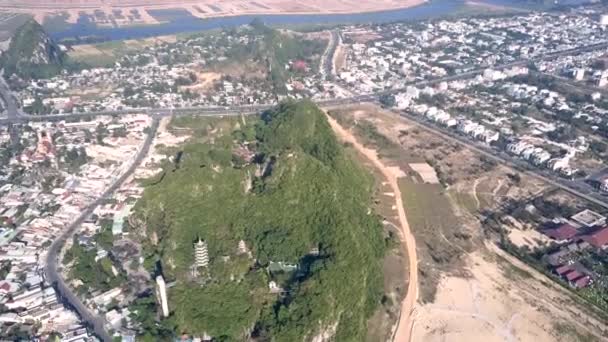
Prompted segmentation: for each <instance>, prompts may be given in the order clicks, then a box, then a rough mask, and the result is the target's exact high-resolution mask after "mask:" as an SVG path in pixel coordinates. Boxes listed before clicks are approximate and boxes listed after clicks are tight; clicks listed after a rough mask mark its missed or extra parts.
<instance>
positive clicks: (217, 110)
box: [0, 39, 608, 124]
mask: <svg viewBox="0 0 608 342" xmlns="http://www.w3.org/2000/svg"><path fill="white" fill-rule="evenodd" d="M332 40H333V41H334V44H336V43H337V40H334V39H332ZM330 48H331V47H330ZM605 48H608V41H606V42H602V43H597V44H590V45H586V46H582V47H578V48H573V49H565V50H558V51H553V52H549V53H546V54H544V55H541V56H536V57H534V58H529V59H519V60H515V61H512V62H508V63H504V64H500V65H488V66H482V67H479V68H476V69H473V70H469V71H466V72H462V73H459V74H456V75H450V76H444V77H438V78H433V79H428V80H420V81H413V82H409V83H406V84H404V86H403V87H401V88H396V89H388V90H384V91H379V92H375V93H372V94H363V95H357V96H353V97H349V98H342V99H328V100H320V101H317V104H318V105H319V106H321V107H332V106H341V105H351V104H357V103H362V102H373V101H375V100H376V99H377V98H378V97H379V96H381V95H384V94H395V93H399V92H402V91H404V90H405V88H406V87H408V86H415V87H425V86H430V85H434V84H437V83H441V82H450V81H455V80H462V79H468V78H471V77H475V76H477V75H480V74H482V73H483V72H484V70H486V69H488V68H490V69H496V70H500V69H507V68H511V67H514V66H525V65H528V64H529V63H531V62H535V61H541V60H548V59H552V58H556V57H559V56H564V55H569V54H574V53H580V52H586V51H593V50H598V49H605ZM332 50H335V47H334V48H332ZM330 56H331V54H329V53H328V54H326V58H327V59H329V58H330ZM324 64H325V68H326V69H327V68H328V62H325V63H324ZM2 83H3V82H2ZM2 85H3V84H0V92H1V93H0V95H2V96H3V97H4V96H5V95H4V94H5V92H6V89H3V87H2ZM273 106H274V104H262V105H240V106H228V107H217V106H195V107H183V108H135V109H125V110H113V111H98V112H87V113H70V114H56V115H28V114H25V113H22V112H21V111H20V110H19V109H18V108H16V107H12V108H8V109H9V110H8V111H9V114H8V116H7V117H6V118H0V124H10V123H21V122H27V121H61V120H66V119H70V118H84V117H94V116H99V115H128V114H141V113H142V112H145V113H148V114H150V115H154V116H170V115H200V116H224V115H226V116H227V115H243V114H255V113H257V112H259V111H263V110H266V109H268V108H271V107H273Z"/></svg>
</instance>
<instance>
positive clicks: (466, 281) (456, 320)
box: [412, 246, 602, 342]
mask: <svg viewBox="0 0 608 342" xmlns="http://www.w3.org/2000/svg"><path fill="white" fill-rule="evenodd" d="M466 260H467V269H468V271H469V272H470V277H452V276H447V277H443V278H442V280H441V282H440V284H439V289H438V292H437V296H436V299H435V301H434V302H433V303H427V304H424V305H420V306H419V307H418V308H417V309H416V310H415V312H414V327H413V332H412V341H429V342H432V341H471V342H474V341H480V342H481V341H483V342H490V341H497V342H499V341H513V342H515V341H535V342H544V341H547V342H549V341H580V340H581V338H583V337H587V338H589V340H590V341H591V340H593V339H592V338H593V337H591V336H594V335H595V336H597V335H596V334H597V333H598V328H601V327H602V323H601V322H599V321H596V320H595V319H594V318H590V317H589V316H587V315H586V314H585V312H584V311H583V310H581V309H580V308H579V307H578V306H577V305H575V304H574V303H573V302H571V299H570V297H569V295H568V294H567V293H566V292H565V290H564V289H562V288H560V287H559V286H557V285H552V284H551V283H550V282H551V281H550V280H549V279H546V278H544V277H543V276H542V275H539V274H537V273H536V272H535V271H534V270H532V269H530V268H529V267H527V266H526V265H524V264H522V263H520V262H519V261H517V260H514V259H512V258H511V257H510V256H508V255H506V254H505V253H504V252H502V251H500V250H498V249H497V248H495V247H492V246H489V248H488V249H487V250H486V249H484V250H480V251H476V252H474V253H472V254H470V255H468V256H467V258H466ZM598 340H600V339H599V338H598Z"/></svg>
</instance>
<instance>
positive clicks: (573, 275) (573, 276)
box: [566, 270, 583, 281]
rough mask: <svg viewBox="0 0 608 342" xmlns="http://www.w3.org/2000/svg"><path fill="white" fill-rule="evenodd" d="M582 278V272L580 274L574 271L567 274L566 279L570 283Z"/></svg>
mask: <svg viewBox="0 0 608 342" xmlns="http://www.w3.org/2000/svg"><path fill="white" fill-rule="evenodd" d="M582 276H583V274H582V273H581V272H579V271H576V270H574V271H572V272H569V273H566V279H568V281H573V280H575V279H578V278H580V277H582Z"/></svg>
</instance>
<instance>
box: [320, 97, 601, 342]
mask: <svg viewBox="0 0 608 342" xmlns="http://www.w3.org/2000/svg"><path fill="white" fill-rule="evenodd" d="M331 115H332V116H333V117H335V118H336V120H337V121H338V122H340V123H341V124H342V125H343V126H345V127H348V128H349V129H350V130H351V131H352V132H353V133H354V134H355V136H356V137H357V138H358V139H360V140H361V141H363V142H364V143H365V145H366V146H368V147H371V148H375V149H376V150H377V151H378V153H379V155H380V156H381V157H382V159H383V160H384V162H386V163H389V164H391V165H399V168H400V169H401V170H402V172H403V173H404V174H405V175H406V177H403V178H401V179H400V181H399V186H400V189H401V193H402V195H403V205H404V208H405V212H406V214H407V218H408V223H409V225H410V226H411V230H412V233H413V234H414V236H415V239H416V250H417V256H418V262H419V263H418V270H419V276H418V281H419V290H420V296H419V298H418V301H417V304H416V305H415V311H414V314H413V318H412V321H413V331H412V335H411V336H412V341H467V340H471V341H529V340H539V341H555V340H560V341H600V340H601V334H602V322H601V321H599V320H598V319H596V318H594V317H592V316H591V315H590V314H588V310H587V309H586V308H584V307H582V306H581V305H579V304H578V303H577V302H576V301H575V300H574V299H573V298H572V297H571V294H570V293H569V292H568V291H565V290H564V289H563V288H561V287H560V286H559V285H557V284H553V283H552V281H551V280H550V279H548V278H545V277H544V276H543V275H541V274H539V273H538V272H537V271H535V270H533V269H531V268H530V267H527V266H526V265H524V264H522V263H521V262H519V261H518V260H515V259H514V258H512V257H510V256H509V255H507V254H506V253H504V252H503V251H501V250H499V249H498V248H496V247H494V246H493V245H491V244H490V243H489V242H486V241H485V240H486V237H485V233H484V232H483V229H482V226H481V222H480V219H481V218H482V217H483V213H484V212H485V210H486V209H493V208H497V207H500V206H502V205H504V204H505V203H507V202H509V201H512V200H515V201H518V200H524V199H527V198H530V197H533V196H534V195H537V194H539V193H541V192H544V191H546V190H547V189H548V187H547V186H546V185H545V184H543V183H541V182H539V181H537V180H535V179H531V178H529V177H527V176H525V175H519V174H517V173H516V172H515V171H513V170H512V169H510V168H507V167H505V166H502V165H497V164H495V163H492V162H491V161H488V160H485V159H484V158H482V157H480V156H479V155H477V154H476V153H475V152H473V151H470V150H468V149H466V148H464V147H462V146H459V145H456V144H454V143H451V142H449V141H446V140H445V139H441V138H440V137H438V136H436V135H434V134H433V133H431V132H428V131H426V130H424V129H423V128H421V127H418V126H416V125H415V123H413V122H411V121H408V120H407V119H405V118H401V117H399V116H397V115H396V114H394V113H391V112H387V111H383V110H382V109H379V108H377V107H374V106H357V107H352V108H346V109H339V110H335V111H333V112H331ZM421 162H426V163H428V164H429V165H431V166H433V168H434V169H435V171H436V172H437V174H438V175H439V178H440V181H441V184H428V183H426V184H425V183H424V182H423V179H422V177H421V176H420V174H419V173H418V172H415V170H414V169H413V168H412V167H411V165H410V164H412V163H421ZM414 165H415V164H414ZM415 168H417V166H416V167H415ZM418 171H420V170H418ZM552 196H556V195H552ZM519 233H520V232H519V231H514V234H515V235H517V234H519ZM516 238H518V239H520V240H521V241H522V243H524V242H526V241H528V240H534V239H535V236H528V235H521V236H516ZM530 322H534V323H533V324H530ZM558 337H559V338H558Z"/></svg>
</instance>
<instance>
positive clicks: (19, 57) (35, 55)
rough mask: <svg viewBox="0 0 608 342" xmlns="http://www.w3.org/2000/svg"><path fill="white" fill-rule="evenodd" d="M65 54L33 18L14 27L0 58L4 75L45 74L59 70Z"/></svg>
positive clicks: (28, 77)
mask: <svg viewBox="0 0 608 342" xmlns="http://www.w3.org/2000/svg"><path fill="white" fill-rule="evenodd" d="M65 60H66V55H65V53H64V52H63V51H61V49H60V48H59V46H58V45H57V44H56V43H55V42H54V41H53V40H52V39H51V38H50V37H49V36H48V34H47V33H46V32H45V31H44V29H43V28H42V26H40V24H38V22H36V21H35V20H29V21H27V22H26V23H25V24H23V25H22V26H21V27H19V28H18V29H17V31H15V34H14V35H13V37H12V38H11V42H10V44H9V48H8V50H6V51H5V52H4V53H3V54H2V57H1V59H0V65H1V66H2V68H3V69H4V76H6V77H10V76H12V75H17V76H19V77H21V78H22V79H26V80H27V79H38V78H49V77H52V76H54V75H56V74H58V73H59V72H61V70H62V68H63V65H64V62H65Z"/></svg>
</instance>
